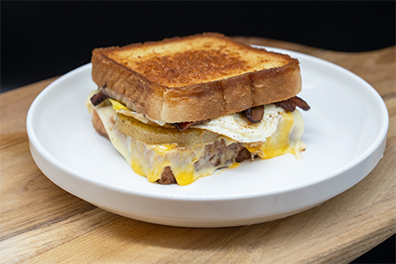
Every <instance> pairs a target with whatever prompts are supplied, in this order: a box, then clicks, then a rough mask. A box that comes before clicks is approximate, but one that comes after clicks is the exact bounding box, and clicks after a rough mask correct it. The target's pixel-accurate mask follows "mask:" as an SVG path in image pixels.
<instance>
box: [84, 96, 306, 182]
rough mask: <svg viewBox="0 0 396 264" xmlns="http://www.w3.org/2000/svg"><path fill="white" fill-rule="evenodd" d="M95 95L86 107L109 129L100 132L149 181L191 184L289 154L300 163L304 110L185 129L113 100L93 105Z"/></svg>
mask: <svg viewBox="0 0 396 264" xmlns="http://www.w3.org/2000/svg"><path fill="white" fill-rule="evenodd" d="M91 97H92V95H91V96H90V97H89V98H88V99H87V102H86V105H87V107H88V109H89V111H90V112H91V113H92V115H93V119H95V118H97V119H100V121H101V125H102V126H103V130H104V131H102V132H101V133H100V134H102V135H105V136H107V137H108V138H109V139H110V141H111V143H112V145H113V146H114V147H115V148H116V149H117V150H118V151H119V152H120V153H121V155H122V156H123V157H124V158H125V159H126V161H127V162H128V163H129V165H130V166H131V167H132V168H133V170H134V171H135V173H137V174H139V175H142V176H145V177H147V179H148V180H149V181H150V182H159V183H163V184H167V183H177V184H179V185H187V184H190V183H192V182H194V181H195V180H196V179H197V178H199V177H203V176H207V175H211V174H213V173H214V172H215V171H216V170H217V169H220V168H234V167H237V166H238V164H239V162H241V161H243V160H245V159H251V160H253V159H254V158H255V157H257V156H258V157H260V158H262V159H269V158H273V157H276V156H280V155H284V154H288V153H292V154H294V155H295V156H296V157H297V158H298V159H301V158H302V155H301V152H302V151H304V150H305V144H304V143H303V142H302V141H301V136H302V133H303V131H304V123H303V119H302V117H301V114H300V112H299V111H298V110H294V111H288V110H285V109H284V108H283V107H280V106H278V105H276V104H268V105H264V106H263V115H262V118H260V120H259V121H257V122H254V123H252V122H251V121H249V120H248V119H247V118H245V116H243V114H241V113H235V114H230V115H226V116H223V117H219V118H215V119H211V120H208V121H205V122H200V123H198V124H194V125H193V126H191V127H189V128H188V129H185V130H183V131H180V129H177V128H175V126H173V125H172V124H165V123H161V122H155V121H153V120H149V119H147V118H146V117H145V116H144V115H141V114H138V113H136V112H135V111H132V110H130V109H128V108H127V107H126V106H125V105H123V104H122V103H120V102H118V101H116V100H113V99H107V98H106V99H104V100H103V102H101V103H100V104H97V105H95V106H94V105H93V104H92V103H91V100H89V99H90V98H91ZM94 126H95V121H94ZM95 128H96V130H98V126H95ZM98 132H100V131H98Z"/></svg>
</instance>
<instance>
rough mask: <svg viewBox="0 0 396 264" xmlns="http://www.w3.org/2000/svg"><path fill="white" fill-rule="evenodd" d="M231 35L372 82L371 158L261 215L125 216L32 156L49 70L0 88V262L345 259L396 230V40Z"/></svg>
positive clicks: (313, 261)
mask: <svg viewBox="0 0 396 264" xmlns="http://www.w3.org/2000/svg"><path fill="white" fill-rule="evenodd" d="M236 38H237V39H239V40H241V41H243V42H246V43H250V44H258V45H265V46H271V47H277V48H283V49H288V50H292V51H298V52H301V53H305V54H309V55H313V56H315V57H318V58H322V59H325V60H328V61H331V62H333V63H336V64H338V65H340V66H342V67H344V68H346V69H348V70H350V71H352V72H354V73H355V74H357V75H359V76H361V77H362V78H363V79H365V80H366V81H367V82H368V83H370V84H371V85H372V86H373V87H374V88H375V89H376V90H377V91H378V92H379V94H380V95H381V96H382V98H383V100H384V101H385V103H386V106H387V108H388V111H389V116H390V127H389V131H388V137H387V147H386V149H385V153H384V157H383V159H382V160H381V161H380V162H379V164H378V166H377V167H376V168H375V169H374V170H373V171H372V172H371V173H370V174H369V175H368V176H367V177H366V178H365V179H363V180H362V181H361V182H360V183H358V184H357V185H355V186H354V187H352V188H351V189H349V190H347V191H346V192H344V193H342V194H340V195H338V196H336V197H334V198H332V199H330V200H329V201H327V202H325V203H323V204H322V205H320V206H318V207H316V208H313V209H310V210H308V211H305V212H302V213H299V214H297V215H294V216H291V217H288V218H285V219H281V220H276V221H271V222H267V223H262V224H256V225H252V226H242V227H232V228H210V229H194V228H178V227H168V226H161V225H155V224H149V223H145V222H140V221H136V220H133V219H128V218H125V217H122V216H118V215H116V214H113V213H110V212H107V211H104V210H102V209H100V208H97V207H95V206H94V205H92V204H89V203H87V202H85V201H83V200H81V199H79V198H77V197H75V196H73V195H71V194H69V193H67V192H66V191H64V190H62V189H61V188H59V187H58V186H56V185H55V184H53V183H52V182H51V181H50V180H48V179H47V178H46V177H45V176H44V175H43V174H42V173H41V171H40V170H39V169H38V168H37V166H36V164H35V163H34V161H33V159H32V157H31V155H30V151H29V143H28V137H27V134H26V114H27V111H28V109H29V106H30V104H31V103H32V102H33V100H34V98H35V97H36V96H37V95H38V94H39V93H40V92H41V91H42V90H43V89H44V88H45V87H46V86H47V85H48V84H50V83H51V82H52V81H54V80H55V79H56V78H51V79H48V80H44V81H41V82H38V83H34V84H31V85H28V86H25V87H21V88H19V89H16V90H13V91H9V92H5V93H3V94H1V95H0V117H1V118H0V120H1V126H0V129H1V130H0V132H1V133H0V172H1V173H0V175H1V184H0V194H1V207H0V213H1V222H0V256H1V258H0V259H1V260H0V262H2V261H3V262H8V261H15V262H18V263H19V262H28V263H31V262H39V263H52V262H56V263H70V262H77V263H81V262H90V263H109V262H111V263H120V262H137V263H147V262H150V263H153V262H158V263H165V262H177V263H187V262H188V263H218V262H222V263H246V262H249V263H255V262H259V263H348V262H350V261H352V260H353V259H355V258H357V257H359V256H360V255H362V254H363V253H365V252H367V251H369V250H370V249H372V248H373V247H375V246H376V245H378V244H380V243H381V242H382V241H384V240H385V239H387V238H388V237H390V236H391V235H393V234H395V233H396V188H395V187H396V181H395V171H396V170H395V169H396V168H395V164H396V163H395V161H396V160H395V149H396V148H395V146H396V142H395V135H396V131H395V128H396V126H395V122H396V120H395V116H396V115H395V110H396V84H395V70H396V69H395V65H396V63H395V53H396V46H393V47H388V48H385V49H381V50H376V51H369V52H359V53H345V52H334V51H328V50H323V49H318V48H313V47H307V46H304V45H299V44H294V43H288V42H282V41H276V40H270V39H263V38H254V37H236Z"/></svg>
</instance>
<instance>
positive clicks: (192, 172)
mask: <svg viewBox="0 0 396 264" xmlns="http://www.w3.org/2000/svg"><path fill="white" fill-rule="evenodd" d="M91 108H92V106H91ZM115 108H117V107H114V104H113V105H101V106H97V107H95V110H96V112H97V113H98V115H99V117H100V118H101V120H102V122H103V125H104V126H105V129H106V131H107V133H108V135H109V138H110V141H111V143H112V144H113V146H114V147H115V148H116V149H117V150H118V151H119V152H120V153H121V155H122V156H123V157H124V158H125V159H126V160H127V162H128V163H129V164H130V166H131V167H132V169H133V170H134V171H135V173H137V174H139V175H141V176H145V177H147V179H148V180H149V181H150V182H155V181H157V180H158V179H160V178H161V174H162V172H163V171H164V168H165V167H166V166H170V167H171V170H172V172H173V174H174V176H175V178H176V181H177V183H178V184H179V185H187V184H190V183H192V182H194V181H195V180H196V179H197V178H199V177H203V176H207V175H211V174H213V173H214V172H215V171H216V170H217V169H219V168H220V167H223V168H224V167H228V168H235V167H238V163H236V162H232V161H231V162H228V163H226V164H221V166H207V167H205V168H201V169H200V170H198V171H197V170H196V168H195V166H194V163H195V162H196V161H198V160H199V158H200V157H202V156H203V155H204V151H205V144H199V145H196V146H189V147H181V146H178V145H177V144H172V143H169V144H152V145H149V144H145V143H143V142H141V141H138V140H136V139H134V138H131V137H130V136H127V135H125V134H123V133H121V132H120V131H118V130H117V128H116V126H115V119H116V118H117V113H116V111H115ZM120 109H122V107H120V108H119V109H118V110H120ZM119 114H120V113H119ZM303 130H304V125H303V120H302V117H301V114H300V113H299V112H298V111H297V110H296V111H294V112H293V113H290V112H285V111H283V112H281V115H280V117H279V120H278V122H277V129H276V131H275V132H274V133H272V135H271V136H269V137H267V138H266V140H265V141H264V142H263V141H259V142H248V143H241V144H243V146H244V147H246V148H247V149H248V150H249V151H250V152H251V153H253V154H256V155H258V156H259V157H260V158H262V159H269V158H273V157H276V156H279V155H283V154H287V153H293V154H294V155H295V156H296V157H297V158H301V157H302V155H301V151H304V150H305V144H304V143H303V142H302V141H301V140H300V138H301V135H302V132H303ZM223 139H224V140H225V142H226V144H227V145H230V144H232V143H235V142H236V141H235V140H233V139H230V138H226V137H223ZM212 143H213V142H207V143H206V145H207V144H212Z"/></svg>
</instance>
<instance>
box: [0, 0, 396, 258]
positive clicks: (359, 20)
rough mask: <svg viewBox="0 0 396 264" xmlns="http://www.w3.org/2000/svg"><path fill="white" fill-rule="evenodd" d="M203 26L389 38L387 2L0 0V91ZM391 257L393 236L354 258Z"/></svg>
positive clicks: (340, 40) (317, 41)
mask: <svg viewBox="0 0 396 264" xmlns="http://www.w3.org/2000/svg"><path fill="white" fill-rule="evenodd" d="M205 31H214V32H221V33H224V34H226V35H229V36H237V35H238V36H258V37H265V38H272V39H278V40H285V41H290V42H294V43H300V44H305V45H309V46H313V47H319V48H323V49H329V50H335V51H349V52H358V51H368V50H376V49H380V48H384V47H389V46H392V45H395V3H394V2H393V1H390V2H223V1H220V2H123V1H121V2H101V1H100V2H34V1H33V2H32V1H28V2H8V1H2V2H1V90H2V91H7V90H10V89H13V88H17V87H20V86H23V85H27V84H30V83H32V82H37V81H40V80H43V79H47V78H50V77H54V76H58V75H62V74H64V73H66V72H68V71H70V70H72V69H74V68H76V67H78V66H81V65H83V64H85V63H88V62H89V61H90V57H91V51H92V49H94V48H96V47H104V46H112V45H119V46H121V45H126V44H129V43H133V42H143V41H147V40H160V39H163V38H166V37H173V36H176V35H179V36H183V35H189V34H195V33H201V32H205ZM380 262H382V263H384V262H389V263H394V262H395V237H394V236H393V237H392V238H390V239H388V240H387V242H386V243H384V244H382V245H381V246H379V247H377V248H375V249H374V250H372V251H370V252H369V253H368V254H366V255H363V256H362V257H361V258H359V259H358V260H356V263H380Z"/></svg>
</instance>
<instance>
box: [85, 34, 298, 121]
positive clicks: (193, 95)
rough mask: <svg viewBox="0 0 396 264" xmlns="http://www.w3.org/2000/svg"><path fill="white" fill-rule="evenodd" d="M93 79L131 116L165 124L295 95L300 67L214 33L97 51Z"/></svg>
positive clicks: (290, 59) (205, 117)
mask: <svg viewBox="0 0 396 264" xmlns="http://www.w3.org/2000/svg"><path fill="white" fill-rule="evenodd" d="M92 78H93V81H94V82H95V83H96V84H97V85H98V86H99V87H104V88H103V89H104V91H105V92H106V93H107V94H108V95H109V96H110V97H113V98H115V99H117V100H119V101H121V102H122V103H124V104H126V105H127V107H129V108H130V109H133V110H136V111H137V112H138V113H143V114H145V115H146V116H147V117H148V118H149V119H153V120H158V121H164V122H168V123H176V122H188V121H198V120H204V119H210V118H216V117H219V116H223V115H226V114H230V113H235V112H239V111H243V110H245V109H248V108H250V107H253V106H257V105H262V104H267V103H272V102H277V101H282V100H285V99H288V98H291V97H293V96H295V95H296V94H298V93H299V92H300V90H301V75H300V68H299V62H298V60H296V59H293V58H291V57H290V56H288V55H284V54H280V53H274V52H268V51H266V50H264V49H257V48H253V47H251V46H248V45H245V44H241V43H238V42H236V41H234V40H233V39H231V38H228V37H225V36H224V35H221V34H218V33H204V34H199V35H193V36H188V37H175V38H171V39H165V40H162V41H158V42H146V43H143V44H140V43H139V44H131V45H127V46H124V47H110V48H99V49H95V50H94V51H93V54H92Z"/></svg>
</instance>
